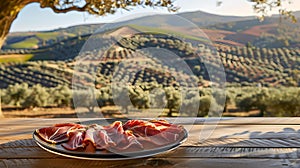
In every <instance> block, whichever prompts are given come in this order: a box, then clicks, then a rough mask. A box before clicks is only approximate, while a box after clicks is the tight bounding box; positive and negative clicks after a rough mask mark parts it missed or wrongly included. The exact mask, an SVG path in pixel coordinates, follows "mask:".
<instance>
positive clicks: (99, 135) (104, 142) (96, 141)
mask: <svg viewBox="0 0 300 168" xmlns="http://www.w3.org/2000/svg"><path fill="white" fill-rule="evenodd" d="M84 142H85V143H88V142H91V143H92V144H93V145H94V146H95V148H96V149H99V150H103V149H108V148H110V147H111V146H116V143H114V142H113V141H112V139H111V137H109V136H108V134H107V132H106V131H105V129H104V128H103V127H102V126H100V125H92V126H90V127H89V128H88V129H87V131H86V135H85V138H84Z"/></svg>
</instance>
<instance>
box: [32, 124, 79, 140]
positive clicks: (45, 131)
mask: <svg viewBox="0 0 300 168" xmlns="http://www.w3.org/2000/svg"><path fill="white" fill-rule="evenodd" d="M81 127H82V126H81V125H79V124H73V123H64V124H56V125H54V126H52V127H45V128H41V129H37V130H36V132H37V134H38V135H39V136H40V137H41V138H42V139H43V140H45V141H46V142H49V143H61V142H65V141H68V140H69V136H68V131H70V130H72V129H77V128H81Z"/></svg>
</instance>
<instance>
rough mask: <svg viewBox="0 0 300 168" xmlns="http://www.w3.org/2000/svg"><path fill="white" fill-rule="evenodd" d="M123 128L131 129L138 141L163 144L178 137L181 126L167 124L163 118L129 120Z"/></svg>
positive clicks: (157, 144)
mask: <svg viewBox="0 0 300 168" xmlns="http://www.w3.org/2000/svg"><path fill="white" fill-rule="evenodd" d="M123 127H124V129H127V130H131V131H132V132H133V133H134V135H136V136H137V137H138V139H139V141H141V142H143V144H145V143H153V144H154V145H156V146H163V145H166V144H169V143H170V142H175V141H177V140H178V139H179V137H180V136H179V135H180V133H181V132H182V127H179V126H177V125H172V124H169V123H168V122H167V121H165V120H152V121H143V120H129V121H127V122H126V123H125V124H124V126H123Z"/></svg>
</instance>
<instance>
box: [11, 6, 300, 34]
mask: <svg viewBox="0 0 300 168" xmlns="http://www.w3.org/2000/svg"><path fill="white" fill-rule="evenodd" d="M218 1H219V0H176V1H175V4H176V6H179V7H180V10H179V11H178V12H187V11H198V10H201V11H204V12H208V13H213V14H219V15H235V16H250V15H255V13H254V12H253V9H252V6H251V3H250V2H249V1H248V0H221V1H222V3H221V5H220V6H218V5H217V2H218ZM286 7H287V8H289V9H291V10H294V11H296V10H300V1H299V0H293V4H290V5H286ZM152 13H158V14H161V13H169V12H168V11H167V10H166V9H162V8H155V9H153V8H142V7H138V8H137V9H132V10H130V11H129V12H128V11H125V10H120V11H118V12H117V13H116V14H114V15H107V16H94V15H89V14H88V13H85V12H68V13H66V14H57V13H54V12H53V11H52V10H51V9H50V8H43V9H42V8H40V5H39V4H38V3H32V4H29V5H27V6H26V7H25V8H24V9H22V10H21V12H20V13H19V15H18V17H17V19H16V20H15V21H14V22H13V24H12V26H11V29H10V32H20V31H40V30H52V29H56V28H62V27H68V26H72V25H79V24H89V23H108V22H115V21H118V20H122V19H124V18H128V17H132V16H142V15H145V14H152Z"/></svg>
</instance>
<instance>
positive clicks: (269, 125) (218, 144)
mask: <svg viewBox="0 0 300 168" xmlns="http://www.w3.org/2000/svg"><path fill="white" fill-rule="evenodd" d="M76 121H77V119H70V118H69V119H66V118H65V119H37V118H25V119H0V167H1V168H2V167H4V168H6V167H9V168H10V167H12V168H27V167H34V168H37V167H44V168H54V167H55V168H58V167H64V168H77V167H78V168H79V167H80V168H86V167H97V168H99V167H101V168H103V167H109V168H114V167H118V168H121V167H122V168H131V167H142V168H148V167H159V168H165V167H178V168H182V167H188V168H189V167H197V168H198V167H199V168H202V167H203V168H227V167H228V168H236V167H241V168H250V167H255V168H262V167H272V168H277V167H278V168H279V167H280V168H281V167H284V168H290V167H300V159H299V157H300V150H299V149H300V148H299V147H300V125H299V124H300V118H223V119H222V120H221V121H220V122H219V123H218V125H217V126H216V128H215V129H213V128H214V125H216V123H217V121H216V120H214V119H209V120H208V121H206V123H208V125H207V124H206V125H205V126H206V127H205V130H206V131H208V132H210V131H211V130H210V129H212V131H213V132H212V134H211V136H210V137H209V138H208V139H206V140H204V141H201V142H199V135H200V131H201V129H202V130H203V128H204V125H203V122H204V119H203V118H199V119H197V120H196V121H195V123H191V121H192V119H188V118H182V119H181V120H180V121H181V123H182V124H183V125H184V126H185V127H187V128H188V129H189V128H191V129H190V132H189V137H188V140H187V141H186V142H185V143H184V144H183V145H181V146H180V147H179V148H177V149H175V150H174V151H170V152H166V153H163V154H159V155H156V156H153V157H148V158H142V159H132V160H124V161H90V160H77V159H70V158H66V157H62V156H58V155H55V154H52V153H48V152H46V151H44V150H43V149H41V148H39V147H38V146H37V145H36V144H35V142H34V141H33V140H32V133H33V131H34V130H35V129H36V128H40V127H44V126H50V125H52V124H54V123H62V122H76ZM207 126H208V127H207Z"/></svg>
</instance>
